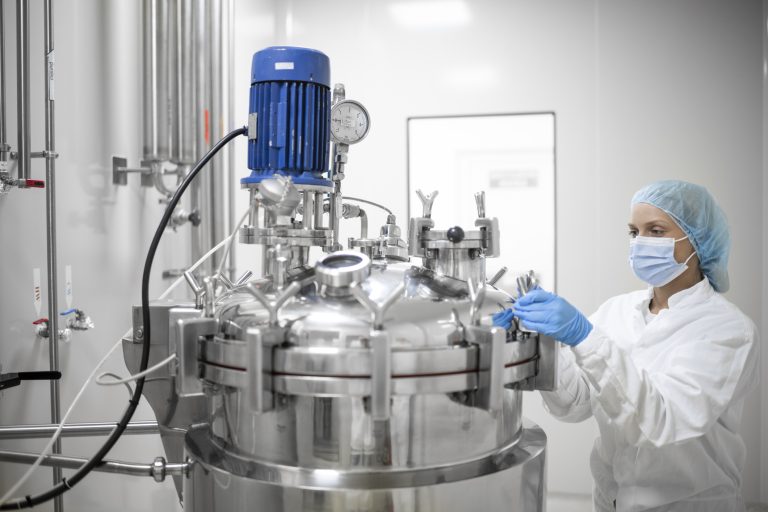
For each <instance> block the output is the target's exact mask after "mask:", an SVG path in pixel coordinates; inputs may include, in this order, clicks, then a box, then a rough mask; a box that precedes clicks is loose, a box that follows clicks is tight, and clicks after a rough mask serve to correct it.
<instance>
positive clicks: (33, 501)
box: [0, 126, 248, 510]
mask: <svg viewBox="0 0 768 512" xmlns="http://www.w3.org/2000/svg"><path fill="white" fill-rule="evenodd" d="M247 132H248V128H247V127H245V126H244V127H242V128H238V129H237V130H233V131H231V132H229V133H228V134H227V135H225V136H224V138H222V139H221V140H220V141H219V142H217V143H216V144H215V145H214V146H213V147H212V148H211V149H210V150H209V151H208V153H206V154H205V156H203V158H201V159H200V161H199V162H197V164H195V166H194V167H193V168H192V170H191V171H190V172H189V174H188V175H187V176H186V177H185V178H184V180H183V181H182V182H181V184H179V187H178V188H177V189H176V192H174V194H173V197H171V200H170V201H169V202H168V206H167V207H166V208H165V212H164V213H163V218H162V219H160V224H159V225H158V226H157V230H156V231H155V236H154V237H152V243H150V244H149V250H148V251H147V258H146V260H145V261H144V272H143V273H142V276H141V313H142V319H143V322H144V341H143V343H142V349H141V364H140V365H139V372H143V371H144V370H146V369H147V366H148V364H149V335H150V333H149V331H150V319H149V275H150V273H151V271H152V262H153V261H154V259H155V253H156V252H157V247H158V245H160V239H161V238H162V236H163V232H164V231H165V228H166V227H167V226H168V222H169V221H170V219H171V215H173V210H174V209H175V208H176V205H177V204H178V203H179V200H180V199H181V196H182V195H183V194H184V191H185V190H187V187H189V185H190V183H192V180H194V179H195V176H197V175H198V174H199V173H200V171H201V170H202V168H203V167H205V165H206V164H207V163H208V162H209V161H210V160H211V158H213V157H214V155H216V153H218V152H219V151H220V150H221V148H223V147H224V146H226V145H227V144H228V143H229V142H230V141H231V140H232V139H234V138H235V137H237V136H238V135H245V134H246V133H247ZM143 389H144V377H141V378H139V379H138V380H136V389H135V390H134V391H133V396H131V399H130V400H129V401H128V408H127V409H126V410H125V413H124V414H123V417H122V418H121V419H120V422H119V423H118V424H117V427H116V428H115V430H113V431H112V434H111V435H110V436H109V438H107V440H106V441H105V442H104V444H103V445H102V446H101V448H99V451H98V452H96V453H95V454H94V455H93V457H91V458H90V459H89V460H88V462H86V463H85V464H84V465H83V467H81V468H80V469H78V470H77V472H76V473H75V474H74V475H72V476H71V477H70V478H64V479H62V481H61V482H60V483H58V484H56V485H55V486H53V487H52V488H51V489H49V490H47V491H45V492H43V493H41V494H38V495H36V496H26V497H24V498H20V499H16V500H14V501H9V502H7V503H4V504H3V505H2V506H0V510H18V509H22V508H30V507H34V506H35V505H40V504H41V503H45V502H46V501H48V500H51V499H53V498H55V497H56V496H60V495H62V494H64V493H65V492H67V491H68V490H69V489H71V488H72V487H74V486H75V485H76V484H77V483H78V482H80V480H82V479H83V478H85V476H86V475H87V474H88V473H90V472H91V471H92V470H93V468H95V467H96V466H98V465H99V464H101V462H102V459H103V458H104V457H105V456H106V455H107V453H108V452H109V450H111V449H112V447H113V446H114V445H115V443H117V440H118V439H120V436H121V435H122V434H123V431H124V430H125V427H126V425H128V422H130V421H131V417H133V413H134V412H135V411H136V407H137V406H138V405H139V400H140V399H141V393H142V391H143Z"/></svg>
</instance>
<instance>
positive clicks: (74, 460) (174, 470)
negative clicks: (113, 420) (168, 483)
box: [0, 450, 190, 482]
mask: <svg viewBox="0 0 768 512" xmlns="http://www.w3.org/2000/svg"><path fill="white" fill-rule="evenodd" d="M38 457H39V454H37V453H24V452H13V451H9V450H0V461H3V462H16V463H19V464H32V463H33V462H35V460H37V458H38ZM86 462H88V459H84V458H81V457H69V456H66V455H46V456H45V458H43V461H42V462H41V464H42V465H43V466H51V467H54V468H58V469H59V470H61V469H62V468H64V469H79V468H80V467H81V466H82V465H83V464H85V463H86ZM189 466H190V464H189V463H188V462H166V461H165V459H164V458H163V457H157V458H156V459H155V460H154V461H153V462H152V463H151V464H140V463H136V462H124V461H119V460H107V459H105V460H103V461H102V462H101V464H99V465H98V466H96V467H95V468H93V470H94V471H100V472H102V473H119V474H121V475H131V476H149V477H152V478H153V479H154V480H155V481H156V482H162V481H164V480H165V477H166V476H186V475H187V474H188V473H189Z"/></svg>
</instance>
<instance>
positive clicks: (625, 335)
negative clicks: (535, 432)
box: [542, 279, 759, 512]
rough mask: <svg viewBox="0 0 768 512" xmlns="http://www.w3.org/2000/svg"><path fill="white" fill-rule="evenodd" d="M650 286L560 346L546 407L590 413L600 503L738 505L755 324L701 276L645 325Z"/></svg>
mask: <svg viewBox="0 0 768 512" xmlns="http://www.w3.org/2000/svg"><path fill="white" fill-rule="evenodd" d="M652 294H653V289H649V290H643V291H639V292H633V293H628V294H625V295H620V296H618V297H614V298H612V299H610V300H609V301H607V302H606V303H605V304H603V305H602V306H601V307H600V308H599V309H598V310H597V312H596V313H595V314H594V315H592V317H591V318H590V321H591V322H592V324H593V326H594V329H593V330H592V332H591V333H590V335H589V336H588V337H587V338H586V339H585V340H584V341H582V342H581V343H580V344H579V345H577V346H576V347H574V348H572V349H569V348H567V347H566V348H564V349H563V350H560V361H559V363H560V374H559V388H558V390H557V391H554V392H542V396H543V398H544V404H545V407H546V408H547V409H548V410H549V411H550V412H551V413H552V414H553V415H554V416H556V417H558V418H560V419H562V420H564V421H570V422H577V421H583V420H585V419H587V418H588V417H589V416H592V415H594V417H595V419H596V420H597V424H598V426H599V428H600V437H599V438H598V439H596V440H595V443H594V448H593V450H592V456H591V459H590V465H591V469H592V476H593V477H594V481H595V488H594V503H595V505H594V506H595V510H597V511H598V512H602V511H612V510H614V506H613V502H614V500H616V509H615V510H618V511H624V512H629V511H633V512H634V511H641V510H642V511H651V510H652V511H655V512H661V511H674V512H689V511H690V512H693V511H695V512H709V511H711V512H731V511H743V510H744V504H743V502H742V498H741V472H742V469H743V467H744V459H745V447H744V442H743V441H742V439H741V436H740V435H739V434H738V431H739V425H740V423H741V412H742V407H743V404H744V396H745V394H746V393H747V392H748V391H749V389H750V388H751V387H752V386H753V385H754V384H755V381H756V380H757V371H756V368H757V361H758V359H759V357H758V352H757V351H758V344H757V330H756V328H755V326H754V324H753V323H752V321H750V319H749V318H748V317H747V316H746V315H744V314H743V313H742V312H741V311H740V310H739V309H738V308H737V307H736V306H734V305H733V304H731V303H730V302H728V301H727V300H726V299H725V298H724V297H723V296H722V295H720V294H718V293H717V292H715V291H714V290H713V288H712V286H711V285H710V284H709V281H708V280H707V279H703V280H702V281H701V282H700V283H698V284H696V285H695V286H692V287H691V288H688V289H687V290H683V291H681V292H679V293H677V294H675V295H673V296H672V297H670V299H669V309H664V310H662V311H660V312H659V315H658V316H657V317H656V318H654V319H653V320H651V321H650V323H648V324H647V325H646V319H645V317H644V312H645V311H647V309H648V304H649V301H650V299H651V297H652Z"/></svg>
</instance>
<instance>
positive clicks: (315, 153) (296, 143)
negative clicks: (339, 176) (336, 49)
mask: <svg viewBox="0 0 768 512" xmlns="http://www.w3.org/2000/svg"><path fill="white" fill-rule="evenodd" d="M330 79H331V64H330V61H329V59H328V56H327V55H325V54H324V53H322V52H319V51H317V50H312V49H309V48H295V47H289V46H272V47H269V48H265V49H264V50H261V51H259V52H256V53H255V54H254V55H253V65H252V67H251V98H250V113H251V117H250V118H249V128H250V126H251V125H252V123H253V122H254V121H255V123H256V138H255V139H252V138H251V137H253V135H252V133H251V130H249V138H250V140H249V141H248V168H249V169H251V171H252V172H251V175H250V176H248V177H246V178H243V179H242V180H241V183H243V184H244V185H249V184H256V183H259V182H260V181H261V180H263V179H264V178H269V177H271V176H273V175H274V174H282V175H285V176H290V177H291V178H292V179H293V181H294V183H296V184H299V185H301V184H304V185H321V186H331V181H329V180H328V179H326V177H325V176H324V175H325V173H327V172H328V147H329V145H328V142H329V137H330V115H331V91H330Z"/></svg>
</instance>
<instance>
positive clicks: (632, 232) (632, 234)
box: [629, 231, 637, 238]
mask: <svg viewBox="0 0 768 512" xmlns="http://www.w3.org/2000/svg"><path fill="white" fill-rule="evenodd" d="M629 236H630V237H632V238H637V231H630V232H629Z"/></svg>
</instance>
